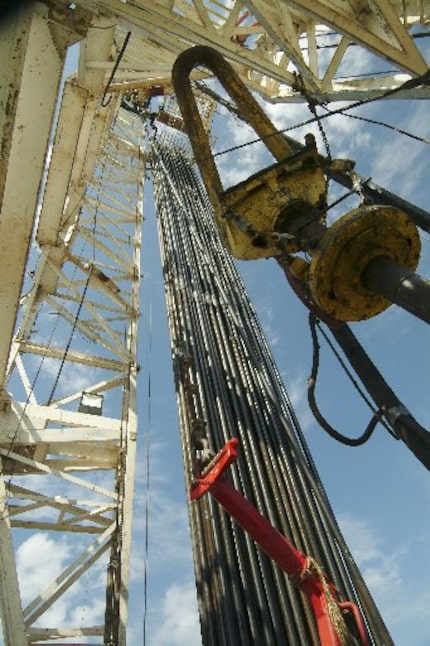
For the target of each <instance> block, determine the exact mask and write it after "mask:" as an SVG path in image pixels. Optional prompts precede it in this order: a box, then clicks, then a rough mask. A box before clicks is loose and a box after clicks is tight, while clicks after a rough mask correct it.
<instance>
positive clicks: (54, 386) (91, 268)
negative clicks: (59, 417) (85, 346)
mask: <svg viewBox="0 0 430 646" xmlns="http://www.w3.org/2000/svg"><path fill="white" fill-rule="evenodd" d="M92 273H93V266H92V265H91V267H90V269H89V271H88V276H87V280H86V281H85V286H84V289H83V291H82V296H81V300H80V302H79V306H78V309H77V311H76V315H75V318H74V321H73V325H72V329H71V331H70V336H69V340H68V341H67V345H66V348H65V350H64V354H63V357H62V359H61V363H60V367H59V369H58V373H57V376H56V378H55V381H54V385H53V386H52V390H51V394H50V395H49V398H48V400H47V402H46V404H47V405H49V404H51V402H52V399H53V397H54V394H55V391H56V389H57V386H58V382H59V381H60V377H61V374H62V372H63V368H64V365H65V363H66V360H67V355H68V352H69V350H70V346H71V345H72V341H73V335H74V333H75V330H76V326H77V325H78V322H79V316H80V314H81V310H82V307H83V305H84V300H85V296H86V294H87V290H88V286H89V284H90V280H91V277H92Z"/></svg>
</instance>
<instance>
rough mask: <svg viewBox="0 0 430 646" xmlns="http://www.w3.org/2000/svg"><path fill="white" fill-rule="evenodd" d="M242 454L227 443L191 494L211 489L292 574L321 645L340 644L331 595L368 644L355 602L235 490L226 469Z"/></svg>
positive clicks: (194, 497)
mask: <svg viewBox="0 0 430 646" xmlns="http://www.w3.org/2000/svg"><path fill="white" fill-rule="evenodd" d="M238 455H239V441H238V440H237V439H235V438H234V439H232V440H230V442H227V444H226V445H225V447H224V448H223V449H222V451H221V452H220V453H219V454H218V456H217V457H216V458H215V460H213V461H212V463H211V465H209V467H208V468H207V469H206V471H205V472H204V473H202V475H201V476H200V477H199V478H198V480H197V482H196V483H195V485H194V486H193V488H192V490H191V493H190V497H191V499H192V500H197V499H198V498H201V497H202V496H203V495H204V494H205V493H207V492H209V493H211V495H212V496H213V497H214V498H215V499H216V500H217V501H218V502H219V503H220V505H221V506H222V507H223V508H224V509H225V510H226V512H227V513H228V514H229V515H230V516H231V517H232V518H234V519H235V520H236V522H237V523H238V524H239V525H240V526H241V527H243V529H244V530H245V531H246V532H247V533H248V534H249V535H250V536H251V538H252V539H253V540H254V541H255V542H256V543H257V544H258V545H259V546H260V547H261V549H262V550H263V551H264V552H265V553H266V554H267V555H268V556H269V557H270V558H271V559H272V560H273V561H275V563H277V565H279V567H280V568H281V569H282V570H283V571H284V572H286V574H288V576H290V577H291V578H292V579H293V581H294V582H295V583H296V584H297V586H298V587H299V588H300V589H301V590H302V591H303V592H304V594H305V595H306V597H307V598H308V600H309V603H310V604H311V607H312V610H313V613H314V616H315V620H316V623H317V628H318V633H319V636H320V641H321V646H341V644H342V640H341V637H340V636H339V634H338V632H337V630H336V627H335V624H334V622H333V617H332V614H331V612H330V608H329V598H328V597H332V603H333V602H334V603H335V604H336V605H337V607H338V609H339V611H340V613H342V612H344V611H348V612H351V614H352V616H353V618H354V621H355V624H356V627H357V630H358V633H359V635H360V640H361V642H362V644H363V646H368V644H369V641H368V636H367V632H366V629H365V627H364V624H363V620H362V617H361V614H360V612H359V610H358V608H357V606H356V604H354V603H352V602H350V601H344V602H342V601H339V599H338V593H337V590H336V588H335V586H334V585H333V584H332V583H331V582H330V581H329V580H328V579H327V578H326V577H325V576H324V575H322V574H321V573H319V572H317V571H316V570H315V568H312V567H310V563H311V562H310V559H309V557H308V556H305V555H304V554H302V553H301V552H299V550H297V549H296V548H295V547H294V546H293V545H292V544H291V543H290V542H289V541H288V540H287V539H286V538H285V536H283V535H282V534H281V533H280V532H278V530H277V529H275V528H274V527H273V526H272V525H271V524H270V523H269V521H268V520H267V518H265V517H264V516H263V515H262V514H260V512H259V511H258V510H257V509H256V508H255V507H254V506H253V505H252V504H251V503H250V502H249V501H248V500H247V499H246V498H244V496H242V494H241V493H240V492H239V491H238V490H237V489H235V488H234V487H233V486H232V485H231V483H230V482H229V481H228V480H227V478H226V477H225V471H226V469H227V468H228V467H229V465H230V464H231V463H232V462H234V461H235V460H236V459H237V457H238Z"/></svg>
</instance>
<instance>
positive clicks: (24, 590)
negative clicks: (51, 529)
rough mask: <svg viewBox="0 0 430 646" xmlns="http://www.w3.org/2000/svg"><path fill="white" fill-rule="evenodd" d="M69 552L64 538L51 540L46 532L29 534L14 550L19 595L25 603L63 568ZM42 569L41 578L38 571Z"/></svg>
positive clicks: (69, 549) (68, 546)
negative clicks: (19, 585)
mask: <svg viewBox="0 0 430 646" xmlns="http://www.w3.org/2000/svg"><path fill="white" fill-rule="evenodd" d="M70 553H71V548H70V545H69V544H68V543H67V541H66V540H64V539H62V540H53V539H52V538H50V537H49V536H47V535H46V534H42V533H40V532H39V533H36V534H33V535H32V536H30V538H28V539H27V540H26V541H24V542H23V543H21V545H20V546H19V547H18V549H17V550H16V560H17V569H18V575H19V580H20V582H21V595H22V598H23V603H24V604H26V603H28V602H29V601H30V600H32V599H33V598H34V597H35V596H36V595H37V594H39V593H40V592H41V591H42V589H43V586H44V585H46V583H47V582H48V581H49V582H51V581H53V580H54V579H55V577H56V576H58V575H59V574H60V572H61V571H62V570H63V568H64V566H65V563H66V562H67V560H68V558H69V556H70ZM42 571H43V578H42V577H41V576H40V573H41V572H42Z"/></svg>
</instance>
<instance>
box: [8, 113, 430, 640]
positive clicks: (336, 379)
mask: <svg viewBox="0 0 430 646" xmlns="http://www.w3.org/2000/svg"><path fill="white" fill-rule="evenodd" d="M266 109H267V111H268V113H269V114H270V116H271V117H272V118H273V120H274V121H275V123H276V124H277V125H278V126H279V127H280V128H284V127H287V126H289V125H294V124H295V123H297V122H299V121H301V120H302V119H303V118H307V117H309V116H310V115H309V112H308V110H307V108H306V106H297V105H276V106H274V105H267V106H266ZM360 114H363V115H366V116H371V117H372V118H376V119H380V120H383V121H388V122H390V123H392V124H393V125H396V126H399V127H402V128H404V129H406V130H409V131H411V132H414V133H416V134H418V135H420V136H422V137H426V138H427V139H428V138H429V137H430V121H429V119H428V106H427V104H426V103H425V102H420V101H415V102H412V101H411V102H407V101H394V100H391V101H385V102H379V103H374V104H370V105H369V106H367V107H366V108H365V109H363V110H362V111H361V112H360ZM324 124H325V125H324V127H325V129H326V132H327V136H328V138H329V141H330V147H331V150H332V154H333V156H336V157H349V158H352V159H354V160H356V162H357V170H358V172H359V173H360V174H361V175H363V176H365V177H372V179H373V180H374V181H375V182H376V183H378V184H380V185H382V186H384V187H385V188H387V189H389V190H391V191H393V192H397V193H399V194H400V195H401V196H402V197H404V198H406V199H409V200H410V201H412V202H414V203H416V204H418V205H420V206H421V207H423V208H426V209H427V210H429V209H430V198H429V195H428V188H427V182H428V167H429V161H430V159H429V151H428V146H425V145H424V144H422V143H419V142H416V141H413V140H412V139H409V138H406V137H405V136H403V135H399V134H396V133H394V132H393V131H392V130H387V129H384V128H382V127H380V126H373V125H370V124H364V123H362V122H359V121H355V120H351V119H348V118H346V117H343V116H340V115H337V116H335V117H332V118H330V119H327V120H325V122H324ZM312 130H313V131H314V132H315V134H316V136H317V138H318V141H319V147H320V150H321V151H322V152H324V149H323V146H322V143H321V141H320V139H319V135H318V132H317V130H316V129H315V128H312ZM307 131H309V128H307V129H305V130H299V131H293V132H292V133H290V134H291V136H295V137H297V138H298V139H299V140H301V139H302V138H303V135H304V133H305V132H307ZM215 136H216V142H215V149H216V150H223V149H224V148H227V147H229V146H231V145H234V144H241V143H244V142H245V141H247V138H248V140H249V139H254V138H255V135H254V134H253V133H252V132H249V131H247V129H246V128H245V127H244V126H243V125H241V126H240V127H239V124H238V122H237V121H235V120H234V119H233V120H231V121H229V120H228V119H227V118H226V116H225V114H224V113H223V112H220V113H219V115H218V116H217V119H216V124H215ZM219 159H220V162H219V167H220V171H221V173H222V177H223V180H224V182H225V185H226V186H227V185H229V184H234V183H236V182H237V181H239V180H240V179H243V178H244V177H247V176H248V175H249V174H250V173H252V172H254V171H255V170H257V168H258V167H259V166H260V165H261V164H265V163H267V160H266V159H265V157H264V154H263V151H262V147H261V146H248V147H245V148H241V149H240V150H239V151H236V152H234V153H232V154H231V155H226V156H222V157H220V158H219ZM144 208H145V216H146V221H145V223H144V234H143V250H142V263H143V266H142V273H143V275H144V279H143V284H142V293H141V311H142V318H141V322H140V331H139V352H140V363H141V365H142V371H141V373H140V390H139V409H138V413H139V417H140V429H139V443H138V450H139V454H138V466H137V470H136V501H135V533H134V542H133V553H132V585H131V604H130V633H129V643H130V644H133V645H134V644H140V643H142V634H143V621H144V619H143V608H144V589H143V573H144V560H145V517H144V516H145V505H146V499H147V495H149V559H148V563H147V573H148V589H147V593H148V594H147V617H146V643H147V644H148V646H179V645H181V646H183V644H187V646H199V645H200V643H201V640H200V636H199V629H198V618H197V611H196V599H195V591H194V582H193V573H192V561H191V546H190V538H189V533H188V521H187V510H186V492H185V488H184V477H183V470H182V462H181V455H180V446H179V436H178V420H177V413H176V406H175V394H174V388H173V377H172V371H171V362H170V345H169V338H168V329H167V323H166V320H165V310H164V293H163V284H162V276H161V266H160V260H159V253H158V248H157V245H158V243H157V232H156V222H155V215H154V209H153V200H152V195H151V184H150V182H148V183H147V185H146V187H145V202H144ZM348 208H350V207H349V205H347V204H346V205H341V207H340V208H339V209H338V211H337V215H340V214H341V213H343V212H345V211H346V210H348ZM422 241H423V253H422V260H421V264H420V268H419V271H420V273H421V274H422V275H423V276H429V275H430V252H429V244H428V241H429V236H428V234H424V235H423V236H422ZM239 270H240V272H241V275H242V277H243V279H244V281H245V283H246V286H247V289H248V292H249V295H250V298H251V300H252V302H253V304H254V306H255V308H256V310H257V312H258V313H259V316H260V320H261V323H262V326H263V328H264V331H265V333H266V335H267V339H268V341H269V344H270V346H271V348H272V351H273V354H274V356H275V359H276V362H277V365H278V368H279V370H280V372H281V374H282V376H283V378H284V381H285V385H286V388H287V390H288V392H289V394H290V397H291V399H292V402H293V405H294V406H295V410H296V413H297V415H298V417H299V421H300V423H301V425H302V427H303V429H304V431H305V434H306V438H307V441H308V443H309V446H310V449H311V452H312V455H313V457H314V460H315V462H316V464H317V468H318V470H319V473H320V476H321V479H322V481H323V483H324V485H325V487H326V490H327V493H328V496H329V499H330V501H331V504H332V506H333V509H334V512H335V514H336V516H337V518H338V520H339V523H340V525H341V527H342V529H343V531H344V534H345V536H346V538H347V541H348V542H349V545H350V548H351V550H352V552H353V554H354V556H355V558H356V559H357V561H358V563H359V565H360V567H361V569H362V572H363V574H364V577H365V579H366V581H367V583H368V585H369V588H370V590H371V592H372V593H373V595H374V597H375V600H376V602H377V603H378V605H379V608H380V610H381V613H382V615H383V617H384V618H385V620H386V622H387V625H388V627H389V629H390V631H391V633H392V636H393V639H394V642H395V643H396V645H398V646H429V645H430V628H429V626H428V619H427V615H428V607H429V605H430V590H429V587H428V581H429V578H430V553H429V552H430V549H429V542H428V534H429V529H430V520H429V514H428V513H427V511H426V510H427V509H428V505H429V503H430V480H429V477H428V473H427V472H426V470H425V469H424V467H422V466H421V464H420V463H419V462H418V461H417V460H416V458H415V457H414V456H413V455H412V454H411V453H410V452H409V450H408V449H407V447H406V446H405V445H404V444H403V443H401V442H396V441H395V440H394V439H393V438H392V437H390V436H389V435H388V433H387V431H386V430H385V429H383V428H382V427H378V428H377V430H376V432H375V433H374V435H373V436H372V438H371V439H370V440H369V442H368V443H367V444H366V445H365V446H363V447H360V448H355V449H353V448H348V447H344V446H342V445H339V444H337V443H336V442H334V441H333V440H332V439H330V438H329V437H327V436H326V435H325V434H324V433H323V431H321V430H320V429H319V428H318V427H317V424H316V423H315V422H314V420H313V418H312V417H311V414H310V412H309V409H308V406H307V403H306V386H307V383H306V380H307V377H308V375H309V372H310V367H311V340H310V333H309V329H308V323H307V312H306V310H305V308H304V307H303V306H302V304H301V303H300V302H298V300H297V298H296V296H295V295H294V294H293V293H292V292H291V289H290V288H289V286H288V284H287V282H286V280H285V278H284V277H283V275H282V273H281V271H280V269H279V268H278V266H277V264H276V263H275V262H274V261H272V260H267V261H256V262H251V263H243V262H242V263H239ZM353 329H354V331H355V332H356V333H357V335H358V337H359V338H360V340H361V341H362V343H363V344H364V346H365V347H366V349H367V350H368V352H369V354H370V356H371V357H372V358H373V359H374V361H375V362H376V363H377V365H378V367H379V368H380V370H381V371H382V373H383V374H384V376H385V377H386V379H387V380H388V382H389V383H390V385H391V386H392V387H393V388H394V389H395V390H396V391H397V393H398V395H399V397H400V398H401V399H403V401H404V403H405V404H406V405H407V406H408V407H409V408H410V410H411V411H412V412H413V413H414V414H415V416H416V417H417V419H418V420H419V421H420V422H421V423H422V424H423V425H424V426H426V427H427V428H428V427H430V412H429V407H428V365H429V359H430V350H429V343H428V329H427V327H426V326H425V324H424V323H422V322H421V321H418V320H415V319H414V318H413V317H412V316H411V315H409V314H407V313H405V312H402V311H400V310H399V309H398V308H396V307H392V308H390V309H389V310H387V311H386V312H385V313H383V314H381V315H379V316H378V317H376V318H375V319H373V320H371V321H367V322H363V323H358V324H354V326H353ZM322 345H323V351H322V359H321V364H322V365H321V374H320V379H319V384H318V391H317V392H318V398H319V402H320V405H321V408H322V410H323V411H324V413H325V415H326V416H327V417H328V418H329V420H330V422H331V423H332V424H333V425H334V426H335V427H336V428H338V429H339V430H340V431H341V432H342V433H344V434H346V435H351V436H357V435H359V434H361V432H362V431H363V429H364V427H365V426H366V424H367V422H368V420H369V417H370V415H369V411H368V410H367V409H366V408H365V407H364V406H363V404H362V403H361V401H360V400H359V399H358V397H357V395H356V393H355V392H354V390H353V388H352V386H351V385H350V384H349V383H348V381H347V380H346V379H345V377H344V376H343V374H342V370H341V368H340V367H339V366H338V364H337V362H336V361H335V360H333V358H332V356H331V354H330V352H328V351H327V349H326V348H325V347H324V344H322ZM149 383H150V390H151V398H150V399H149V398H148V390H149ZM148 448H149V453H150V479H149V491H148V489H147V484H146V482H147V474H146V452H147V450H148ZM69 547H70V546H69V544H68V543H67V541H63V542H62V543H60V542H58V541H54V540H52V541H51V539H46V538H43V539H42V538H41V535H40V534H39V535H35V536H33V537H32V538H30V539H28V540H26V541H25V542H24V543H22V545H21V546H20V548H19V553H18V563H19V567H20V573H21V577H22V576H25V577H26V581H27V591H26V592H27V594H30V593H31V592H32V585H33V579H32V574H33V570H32V560H33V559H32V554H34V553H35V550H37V552H38V553H40V554H41V555H42V554H46V555H50V557H51V560H49V558H48V557H47V560H46V563H47V565H46V567H47V568H48V567H49V566H50V564H52V568H53V570H52V571H53V574H54V570H55V567H54V565H55V566H58V567H60V566H61V564H62V563H64V562H66V560H67V556H68V552H69ZM54 553H55V555H56V556H55V559H53V557H52V554H54ZM54 560H55V564H54V563H53V561H54ZM48 574H49V572H47V578H48ZM92 576H94V577H95V578H94V579H93V580H91V581H88V583H87V589H86V593H85V595H84V599H83V602H82V603H80V604H78V602H77V599H76V598H72V599H71V601H70V603H71V604H74V605H73V607H72V606H70V607H69V608H67V607H64V608H62V610H61V612H63V614H64V616H66V613H68V616H69V617H70V615H71V613H75V616H77V617H80V616H82V615H83V614H85V613H86V614H87V616H88V615H89V614H90V613H91V615H92V616H94V617H95V621H97V620H98V619H100V618H101V616H102V611H103V607H102V604H101V603H100V601H99V600H98V597H97V594H96V590H98V591H99V592H100V591H101V593H102V596H103V585H104V572H103V571H102V570H100V571H96V573H95V574H93V575H92ZM35 589H37V588H36V587H35ZM97 618H98V619H97ZM53 620H55V621H57V623H58V622H60V621H62V616H60V615H58V614H57V615H56V617H53Z"/></svg>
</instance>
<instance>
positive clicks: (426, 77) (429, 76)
mask: <svg viewBox="0 0 430 646" xmlns="http://www.w3.org/2000/svg"><path fill="white" fill-rule="evenodd" d="M422 81H424V82H425V84H426V85H427V84H429V83H430V71H427V72H425V73H424V74H422V75H421V76H419V77H416V78H413V79H409V80H408V81H405V82H404V83H402V85H400V86H398V87H397V88H392V89H389V90H386V91H385V92H383V93H382V94H380V95H379V96H377V97H369V98H368V99H361V100H359V101H355V102H353V103H351V104H350V105H347V106H344V107H341V108H337V109H336V110H330V111H327V112H326V113H325V114H321V115H319V116H318V117H313V118H310V119H305V120H304V121H301V122H300V123H297V124H294V125H293V126H286V127H285V128H279V129H276V130H275V132H273V133H271V134H269V135H266V136H265V137H258V138H257V139H252V140H250V141H247V142H244V143H242V144H237V145H236V146H230V147H229V148H226V149H224V150H220V151H218V152H214V153H213V157H214V158H215V157H220V156H221V155H226V154H227V153H230V152H234V151H236V150H240V149H242V148H246V147H247V146H251V145H254V144H257V143H260V142H265V141H267V139H270V138H271V137H275V136H277V135H279V134H284V133H286V132H291V131H292V130H296V129H297V128H302V127H304V126H308V125H310V124H312V123H318V122H320V121H322V120H324V119H327V118H328V117H331V116H335V115H337V114H343V115H344V116H351V115H345V114H344V113H345V112H346V111H348V110H353V109H355V108H359V107H361V106H363V105H367V104H369V103H374V102H376V101H380V100H382V99H385V98H388V97H389V96H393V95H395V94H397V93H398V92H401V91H403V90H405V89H406V90H407V89H411V88H414V87H416V86H418V85H420V83H421V82H422ZM199 87H201V88H204V91H206V86H205V85H204V84H202V83H200V84H199ZM207 93H208V94H209V95H211V94H212V95H213V96H216V97H217V99H216V100H217V101H218V102H219V103H221V104H222V105H223V106H224V107H225V108H227V109H228V110H229V111H231V112H233V113H234V114H236V116H239V118H241V117H240V115H239V113H238V112H237V110H236V108H235V106H232V104H230V102H229V101H226V100H225V99H223V98H222V97H220V96H219V95H217V93H216V92H213V90H211V89H210V88H208V92H207ZM354 116H355V115H354ZM380 125H383V126H387V127H388V128H390V129H392V126H391V125H389V124H385V123H384V122H381V124H380ZM399 134H402V135H404V136H407V137H411V138H412V139H415V140H418V141H421V143H424V144H427V145H429V144H430V140H429V139H425V138H423V137H419V136H418V135H415V134H412V133H409V132H407V131H406V130H399Z"/></svg>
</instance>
